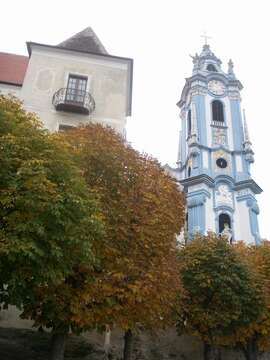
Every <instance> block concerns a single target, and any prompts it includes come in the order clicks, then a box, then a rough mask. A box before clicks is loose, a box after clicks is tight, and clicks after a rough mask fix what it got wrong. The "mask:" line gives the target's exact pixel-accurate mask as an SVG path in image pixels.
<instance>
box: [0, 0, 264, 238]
mask: <svg viewBox="0 0 270 360" xmlns="http://www.w3.org/2000/svg"><path fill="white" fill-rule="evenodd" d="M268 4H269V5H268ZM269 6H270V2H268V1H267V0H266V1H263V0H257V1H249V0H234V1H232V0H226V1H217V0H204V1H202V0H197V1H195V0H188V1H182V0H178V1H177V0H167V1H166V0H164V1H163V0H160V1H159V0H88V1H87V0H76V1H74V0H73V1H70V0H65V1H64V0H54V1H52V0H46V1H38V0H35V1H33V0H26V1H22V0H9V1H2V2H1V8H0V9H1V22H0V34H1V47H0V51H3V52H11V53H17V54H27V51H26V46H25V42H26V41H35V42H40V43H44V44H51V45H55V44H58V43H59V42H61V41H63V40H65V39H66V38H68V37H70V36H72V35H74V34H75V33H77V32H79V31H81V30H83V29H84V28H85V27H88V26H91V27H92V28H93V30H94V31H95V32H96V34H97V35H98V37H99V38H100V40H101V42H102V43H103V44H104V46H105V47H106V49H107V51H108V52H109V53H110V54H112V55H119V56H124V57H125V56H126V57H132V58H133V59H134V84H133V113H132V117H131V118H130V119H129V121H128V128H127V131H128V139H129V140H130V141H131V142H132V143H133V146H134V147H135V148H137V149H139V150H143V151H146V152H148V153H150V154H152V155H153V156H155V157H157V158H158V159H159V160H160V161H161V162H162V163H163V164H164V163H169V164H170V165H172V166H174V165H175V161H176V157H177V146H178V133H179V130H180V120H179V112H178V108H177V107H176V102H177V101H178V100H179V98H180V94H181V90H182V88H183V86H184V80H185V77H189V76H190V75H191V71H192V60H191V58H190V57H189V54H192V55H194V54H195V52H200V51H201V48H202V45H203V39H202V38H201V37H200V36H201V35H202V33H203V31H204V30H205V31H206V32H207V33H208V34H209V35H210V36H211V37H212V39H210V41H209V43H210V46H211V49H212V50H213V51H214V53H215V54H216V56H218V57H219V58H220V59H221V60H222V62H223V69H225V70H227V62H228V60H229V59H230V58H232V60H233V61H234V64H235V68H234V69H235V74H236V76H237V77H238V79H239V80H240V81H241V82H242V84H243V85H244V89H243V90H242V105H243V108H245V109H246V116H247V122H248V125H249V132H250V137H251V141H252V143H253V150H254V151H255V163H254V164H253V165H252V168H251V170H252V175H253V178H254V180H255V181H257V182H258V184H259V185H260V186H261V187H262V188H263V190H264V192H263V193H262V194H261V195H259V196H258V202H259V206H260V209H261V214H260V215H259V223H260V230H261V235H262V236H263V237H267V238H268V239H270V216H269V214H270V161H269V153H270V137H269V131H270V119H269V114H268V109H269V102H270V99H269V92H270V90H269V68H270V51H269V35H270V21H269V14H270V11H269Z"/></svg>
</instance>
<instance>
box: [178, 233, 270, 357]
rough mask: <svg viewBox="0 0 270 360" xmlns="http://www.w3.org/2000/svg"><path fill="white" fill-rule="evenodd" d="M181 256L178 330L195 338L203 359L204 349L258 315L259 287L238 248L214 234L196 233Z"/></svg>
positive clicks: (228, 336) (232, 333)
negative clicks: (201, 349)
mask: <svg viewBox="0 0 270 360" xmlns="http://www.w3.org/2000/svg"><path fill="white" fill-rule="evenodd" d="M179 256H180V277H181V280H182V284H183V292H182V293H180V294H179V312H178V331H179V332H180V333H183V332H185V333H188V334H192V335H195V336H198V337H199V338H200V339H201V340H202V341H203V342H204V344H205V359H207V358H208V357H207V354H208V353H209V351H208V350H207V349H209V348H210V347H211V346H214V345H224V344H226V340H225V338H226V337H227V339H228V338H230V339H233V337H234V336H235V332H236V331H237V330H238V329H239V328H245V329H246V328H247V327H248V326H249V325H250V324H251V323H252V322H253V321H256V320H257V319H258V318H259V317H260V315H261V313H262V307H263V299H262V296H261V292H260V286H259V284H254V280H255V277H254V276H253V274H252V272H251V271H250V268H249V267H248V266H247V264H246V263H245V262H244V261H242V257H241V255H240V253H239V251H237V250H236V249H235V247H234V246H231V245H230V244H229V243H228V242H227V239H224V238H222V237H220V236H218V235H216V234H214V233H208V235H207V236H203V235H200V234H198V235H196V236H195V238H194V239H193V240H192V242H190V243H189V244H188V245H187V246H185V247H184V248H183V249H182V250H181V251H180V255H179ZM227 345H228V343H227Z"/></svg>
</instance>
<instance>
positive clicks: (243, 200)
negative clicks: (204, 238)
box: [177, 44, 262, 244]
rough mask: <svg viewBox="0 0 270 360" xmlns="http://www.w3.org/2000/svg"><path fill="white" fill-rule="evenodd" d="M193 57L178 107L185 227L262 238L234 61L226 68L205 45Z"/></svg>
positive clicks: (234, 237)
mask: <svg viewBox="0 0 270 360" xmlns="http://www.w3.org/2000/svg"><path fill="white" fill-rule="evenodd" d="M192 58H193V72H192V76H191V77H189V78H187V79H186V83H185V86H184V88H183V91H182V95H181V99H180V101H179V102H178V103H177V105H178V106H179V108H180V111H181V112H180V118H181V124H182V126H181V129H182V130H181V132H180V140H179V153H178V171H177V173H178V178H179V180H180V183H181V184H182V186H183V188H184V191H185V192H186V195H187V232H188V236H189V238H190V237H192V235H193V234H194V233H195V232H200V233H203V234H205V233H206V232H207V231H214V232H216V233H222V232H223V233H225V234H227V236H228V237H229V239H230V241H238V240H244V241H245V242H247V243H253V244H254V243H255V244H258V243H259V242H260V234H259V226H258V219H257V216H258V214H259V208H258V204H257V201H256V197H255V196H256V195H257V194H259V193H261V192H262V190H261V188H260V187H259V186H258V185H257V184H256V182H255V181H254V180H253V179H252V178H251V174H250V164H251V163H253V162H254V153H253V150H252V147H251V146H252V144H251V141H250V138H249V133H248V128H247V122H246V118H245V113H244V112H243V113H242V111H241V98H240V91H241V90H242V88H243V86H242V84H241V82H240V81H239V80H238V79H237V78H236V76H235V74H234V69H233V63H232V61H231V60H230V61H229V63H228V71H227V73H226V72H224V71H223V70H222V68H221V61H220V59H218V58H217V57H216V56H215V55H214V53H213V52H212V51H211V49H210V46H209V45H207V44H205V45H204V46H203V49H202V52H201V54H200V55H198V54H196V55H195V56H193V57H192Z"/></svg>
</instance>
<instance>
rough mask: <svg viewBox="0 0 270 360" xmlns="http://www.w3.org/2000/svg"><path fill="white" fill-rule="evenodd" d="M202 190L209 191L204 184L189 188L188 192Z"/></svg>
mask: <svg viewBox="0 0 270 360" xmlns="http://www.w3.org/2000/svg"><path fill="white" fill-rule="evenodd" d="M202 189H204V190H207V191H209V187H208V186H207V185H206V184H197V185H192V186H189V187H188V192H189V193H191V192H193V191H197V190H202Z"/></svg>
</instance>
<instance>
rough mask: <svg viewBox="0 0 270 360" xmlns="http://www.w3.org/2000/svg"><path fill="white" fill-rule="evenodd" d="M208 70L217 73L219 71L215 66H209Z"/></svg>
mask: <svg viewBox="0 0 270 360" xmlns="http://www.w3.org/2000/svg"><path fill="white" fill-rule="evenodd" d="M206 70H208V71H215V72H216V71H217V69H216V68H215V66H214V65H213V64H208V65H207V68H206Z"/></svg>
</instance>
